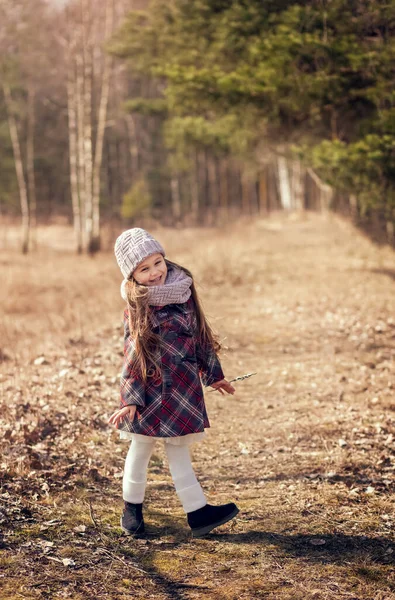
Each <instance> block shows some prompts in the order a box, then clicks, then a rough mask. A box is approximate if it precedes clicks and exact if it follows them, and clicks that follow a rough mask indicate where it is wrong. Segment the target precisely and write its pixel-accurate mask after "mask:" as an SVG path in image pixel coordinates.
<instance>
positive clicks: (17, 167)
mask: <svg viewBox="0 0 395 600" xmlns="http://www.w3.org/2000/svg"><path fill="white" fill-rule="evenodd" d="M0 22H1V23H2V25H1V31H0V55H1V59H0V61H1V62H0V69H1V80H2V91H3V93H2V97H1V99H0V160H1V164H2V175H1V178H0V209H1V211H2V212H3V213H6V214H8V213H10V212H12V211H15V212H16V211H17V210H21V211H22V216H23V229H24V232H25V234H24V242H23V248H24V250H25V251H27V249H28V247H29V232H30V231H31V227H30V225H32V224H33V225H34V222H35V220H36V219H37V218H43V217H44V216H45V215H48V214H49V213H52V214H70V215H72V220H73V224H74V229H75V239H76V248H77V250H78V251H80V252H81V251H89V252H94V251H96V250H98V249H99V248H100V220H101V219H104V220H107V219H124V220H126V221H127V222H133V220H136V219H141V218H145V217H146V216H148V215H149V216H151V217H153V218H155V219H160V220H161V222H163V223H164V224H167V225H171V224H182V223H184V224H205V225H211V224H214V223H216V222H218V220H221V222H223V221H224V220H227V219H232V218H237V217H238V216H239V215H240V214H243V215H253V214H257V213H264V212H267V211H270V210H273V209H277V208H284V209H292V208H312V209H317V208H318V209H320V208H323V207H331V208H334V209H338V210H342V211H346V212H348V213H350V214H351V215H354V216H356V217H357V218H358V219H359V220H360V221H364V222H367V223H372V222H375V223H378V222H379V224H380V227H381V226H382V227H383V228H384V229H385V232H386V234H387V237H388V239H390V240H391V241H392V239H393V230H394V227H393V223H394V209H393V205H394V183H395V175H394V173H395V169H394V167H395V164H394V163H395V153H394V149H395V137H394V136H395V130H394V123H395V107H394V92H393V69H394V67H393V65H394V60H393V59H394V54H395V43H394V30H395V5H394V4H393V3H388V2H385V1H380V0H310V1H307V2H295V1H288V0H281V1H278V0H276V1H274V0H265V1H264V2H262V1H261V0H194V2H190V1H188V0H171V1H170V2H169V1H168V0H151V1H150V2H148V1H144V0H140V2H136V1H135V2H133V3H132V2H131V1H128V0H103V2H101V3H97V2H94V1H93V0H73V1H70V2H68V3H67V4H66V5H64V6H63V7H62V8H60V9H57V10H55V9H54V8H53V7H51V6H50V5H49V4H48V3H47V2H45V0H37V1H36V2H35V3H28V2H27V0H12V1H11V0H1V2H0Z"/></svg>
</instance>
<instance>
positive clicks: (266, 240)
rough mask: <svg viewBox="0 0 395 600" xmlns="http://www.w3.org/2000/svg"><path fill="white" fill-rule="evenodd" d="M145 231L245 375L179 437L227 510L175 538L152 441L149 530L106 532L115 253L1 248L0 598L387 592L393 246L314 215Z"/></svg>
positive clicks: (113, 492) (394, 339) (392, 545)
mask: <svg viewBox="0 0 395 600" xmlns="http://www.w3.org/2000/svg"><path fill="white" fill-rule="evenodd" d="M157 235H158V237H159V238H160V240H161V241H162V242H163V243H164V246H165V248H166V249H167V253H168V256H169V257H170V258H172V259H175V260H177V262H180V263H181V264H185V265H186V266H187V267H189V268H191V270H192V271H193V272H194V274H195V276H196V279H197V280H198V281H199V282H201V285H200V293H201V296H202V298H203V299H204V304H205V306H206V309H207V313H208V314H209V315H210V316H211V321H212V323H213V324H214V326H215V328H216V329H217V330H218V331H219V332H220V336H221V338H222V339H223V345H224V351H223V354H222V362H223V366H224V369H225V372H226V375H227V377H228V378H233V377H235V376H239V375H244V374H245V373H249V372H256V373H257V375H255V376H254V377H251V378H250V379H247V380H245V381H243V382H240V383H237V384H236V387H237V394H236V395H235V396H233V397H231V396H226V397H223V396H220V395H219V394H218V393H215V392H214V393H207V395H206V398H207V407H208V413H209V417H210V421H211V425H212V427H211V429H210V430H209V431H208V434H207V437H206V440H205V441H204V442H203V443H201V444H197V445H196V446H193V447H192V455H193V461H194V465H195V468H196V472H197V475H198V477H199V479H200V481H201V483H202V485H203V487H204V489H205V491H206V492H207V496H208V499H209V501H210V502H212V503H213V504H217V503H222V502H227V501H235V502H237V504H238V506H239V508H240V515H239V516H238V518H237V519H236V520H235V521H233V522H231V523H230V524H228V525H225V526H223V527H221V528H219V529H218V530H217V532H216V533H214V532H213V533H212V534H210V535H209V536H207V538H205V539H200V540H192V539H191V537H190V534H189V532H188V528H187V526H186V521H185V516H184V515H183V512H182V509H181V507H180V505H179V502H178V499H177V497H176V495H175V492H174V489H173V486H172V483H171V479H170V477H169V474H168V469H167V465H166V460H165V457H164V451H163V448H162V446H161V445H160V444H157V448H156V449H155V454H154V456H153V460H152V461H151V465H150V473H149V484H148V488H147V498H146V513H145V514H146V522H147V535H146V536H145V537H144V538H142V539H136V540H135V539H130V538H126V537H124V536H121V535H120V530H119V527H118V523H119V513H120V510H121V473H122V467H123V460H124V456H125V453H126V448H127V446H126V445H125V443H124V442H121V441H119V440H118V439H117V435H116V433H115V432H111V431H110V430H109V429H108V428H107V426H106V424H105V416H106V415H108V414H109V413H110V412H111V410H112V409H113V408H114V406H116V404H117V396H118V388H117V379H116V377H117V373H118V372H119V369H120V361H121V350H122V342H121V338H120V329H119V321H118V320H117V318H116V316H117V314H116V310H115V318H114V306H115V307H119V310H120V311H121V310H122V302H121V301H120V300H119V298H118V283H119V280H120V277H119V274H118V272H117V269H116V266H115V265H114V260H113V258H112V256H110V255H103V256H101V257H100V258H97V259H95V260H94V261H92V260H91V259H88V258H85V257H81V258H78V259H76V258H75V257H73V256H71V255H65V254H63V253H62V254H51V253H49V252H48V251H45V252H44V251H42V252H41V254H40V255H39V259H40V260H39V261H37V258H36V259H35V258H34V256H32V257H28V258H26V257H24V258H22V257H18V258H15V256H14V255H11V253H9V254H5V255H4V257H2V260H3V264H4V269H5V271H4V272H5V279H4V285H3V289H2V290H1V291H0V295H1V300H2V304H4V307H5V309H6V310H5V313H6V318H5V320H2V321H1V322H0V326H1V328H2V332H3V335H2V339H3V342H2V344H3V348H2V351H3V354H4V355H8V356H9V358H8V360H5V361H3V363H2V364H1V371H0V375H1V379H0V381H1V382H2V388H1V389H2V391H1V401H2V408H1V417H0V434H1V435H0V439H1V440H2V441H1V450H2V462H3V464H2V476H1V481H2V491H1V497H0V500H2V508H1V511H2V513H1V515H0V517H1V520H2V527H3V537H2V538H0V540H1V546H0V548H1V558H0V560H1V562H2V565H3V566H4V567H6V569H3V575H2V577H1V578H0V598H1V599H3V598H4V599H5V598H7V599H14V598H21V597H22V598H29V599H30V598H45V599H47V598H72V599H76V600H79V599H85V598H87V599H88V598H89V599H90V598H108V599H114V600H124V599H127V598H132V597H133V598H142V599H143V598H155V599H158V600H162V599H163V600H164V599H173V600H179V599H180V600H181V599H183V600H188V599H191V600H192V599H195V598H203V597H205V598H209V599H211V598H212V599H221V600H222V599H224V600H225V599H226V600H230V599H232V600H236V599H239V598H245V599H250V598H267V599H271V600H278V599H281V600H291V599H292V600H295V599H296V600H299V599H300V600H305V599H309V600H310V599H319V600H321V599H322V600H323V599H332V598H333V599H335V598H336V599H338V598H347V599H348V600H350V599H352V598H354V599H365V598H366V599H374V600H390V599H395V580H394V569H393V564H394V556H395V540H394V533H393V532H394V495H393V492H394V470H395V465H394V449H395V432H394V423H395V400H394V397H393V394H394V388H395V366H394V360H393V359H394V355H395V310H394V309H395V293H394V292H395V260H394V259H395V255H394V254H393V252H392V251H391V250H390V249H389V248H385V247H384V248H378V247H376V246H374V245H373V244H372V243H371V242H370V241H369V240H367V239H366V238H365V237H363V236H362V235H361V234H360V233H359V232H357V231H355V229H353V228H352V227H351V225H350V224H348V223H345V222H343V221H341V220H339V219H337V218H335V217H333V216H331V215H327V216H324V217H321V216H316V215H300V216H291V217H289V218H286V217H284V216H274V217H272V218H270V219H267V220H261V221H259V222H256V223H251V224H241V225H239V226H237V227H236V226H234V227H230V228H224V230H222V231H217V230H216V231H213V230H211V231H210V230H202V231H196V230H195V231H193V230H187V231H182V232H179V233H177V234H176V235H175V234H174V232H172V231H162V232H158V234H157ZM38 263H39V265H40V266H39V268H40V273H41V277H40V276H39V275H38V271H37V269H38V266H37V264H38ZM22 274H23V275H24V280H23V283H21V281H22V279H21V278H22ZM44 274H45V277H44ZM99 280H100V282H104V283H103V285H100V286H99V292H100V293H98V281H99ZM26 286H27V287H26ZM26 290H28V291H29V292H30V295H29V297H28V298H26ZM16 297H17V298H18V302H17V303H16V302H15V298H16ZM26 312H27V313H28V315H29V316H30V318H29V319H27V318H26ZM23 336H25V338H23ZM40 357H41V358H40ZM36 359H38V360H36ZM34 361H36V363H38V364H34ZM69 560H71V561H72V562H71V563H70V562H68V561H69Z"/></svg>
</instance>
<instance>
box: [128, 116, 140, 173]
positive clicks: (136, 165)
mask: <svg viewBox="0 0 395 600" xmlns="http://www.w3.org/2000/svg"><path fill="white" fill-rule="evenodd" d="M126 123H127V126H128V132H129V136H130V146H129V150H130V159H131V161H132V174H133V177H136V174H137V173H138V171H139V169H140V162H141V159H140V152H139V144H138V136H137V127H136V122H135V119H134V117H133V115H126Z"/></svg>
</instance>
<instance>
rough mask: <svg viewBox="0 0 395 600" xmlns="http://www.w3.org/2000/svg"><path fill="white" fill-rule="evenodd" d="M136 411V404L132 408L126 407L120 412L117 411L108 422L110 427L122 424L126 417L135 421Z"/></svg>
mask: <svg viewBox="0 0 395 600" xmlns="http://www.w3.org/2000/svg"><path fill="white" fill-rule="evenodd" d="M136 410H137V406H135V405H134V404H133V405H131V406H124V407H123V408H120V409H119V410H116V411H115V412H114V413H112V415H111V417H110V418H109V419H108V421H107V422H108V423H110V425H116V426H117V425H118V423H122V421H123V420H124V418H125V417H129V419H130V420H131V421H133V419H134V415H135V413H136Z"/></svg>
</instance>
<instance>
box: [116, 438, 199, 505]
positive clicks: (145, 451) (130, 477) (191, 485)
mask: <svg viewBox="0 0 395 600" xmlns="http://www.w3.org/2000/svg"><path fill="white" fill-rule="evenodd" d="M154 446H155V440H152V441H144V442H141V441H139V440H136V439H134V440H133V441H132V443H131V444H130V448H129V451H128V454H127V456H126V460H125V469H124V473H123V486H122V487H123V499H124V500H125V501H126V502H130V503H132V504H141V503H142V502H143V500H144V495H145V487H146V484H147V468H148V463H149V461H150V458H151V454H152V451H153V449H154ZM165 448H166V454H167V460H168V461H169V468H170V473H171V476H172V478H173V483H174V487H175V488H176V492H177V495H178V497H179V499H180V501H181V504H182V506H183V509H184V510H185V512H186V513H189V512H192V511H194V510H198V509H199V508H202V507H203V506H205V505H206V504H207V500H206V497H205V495H204V492H203V490H202V488H201V485H200V483H199V482H198V480H197V479H196V475H195V473H194V470H193V467H192V463H191V456H190V454H189V447H188V446H175V445H173V444H165Z"/></svg>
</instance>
